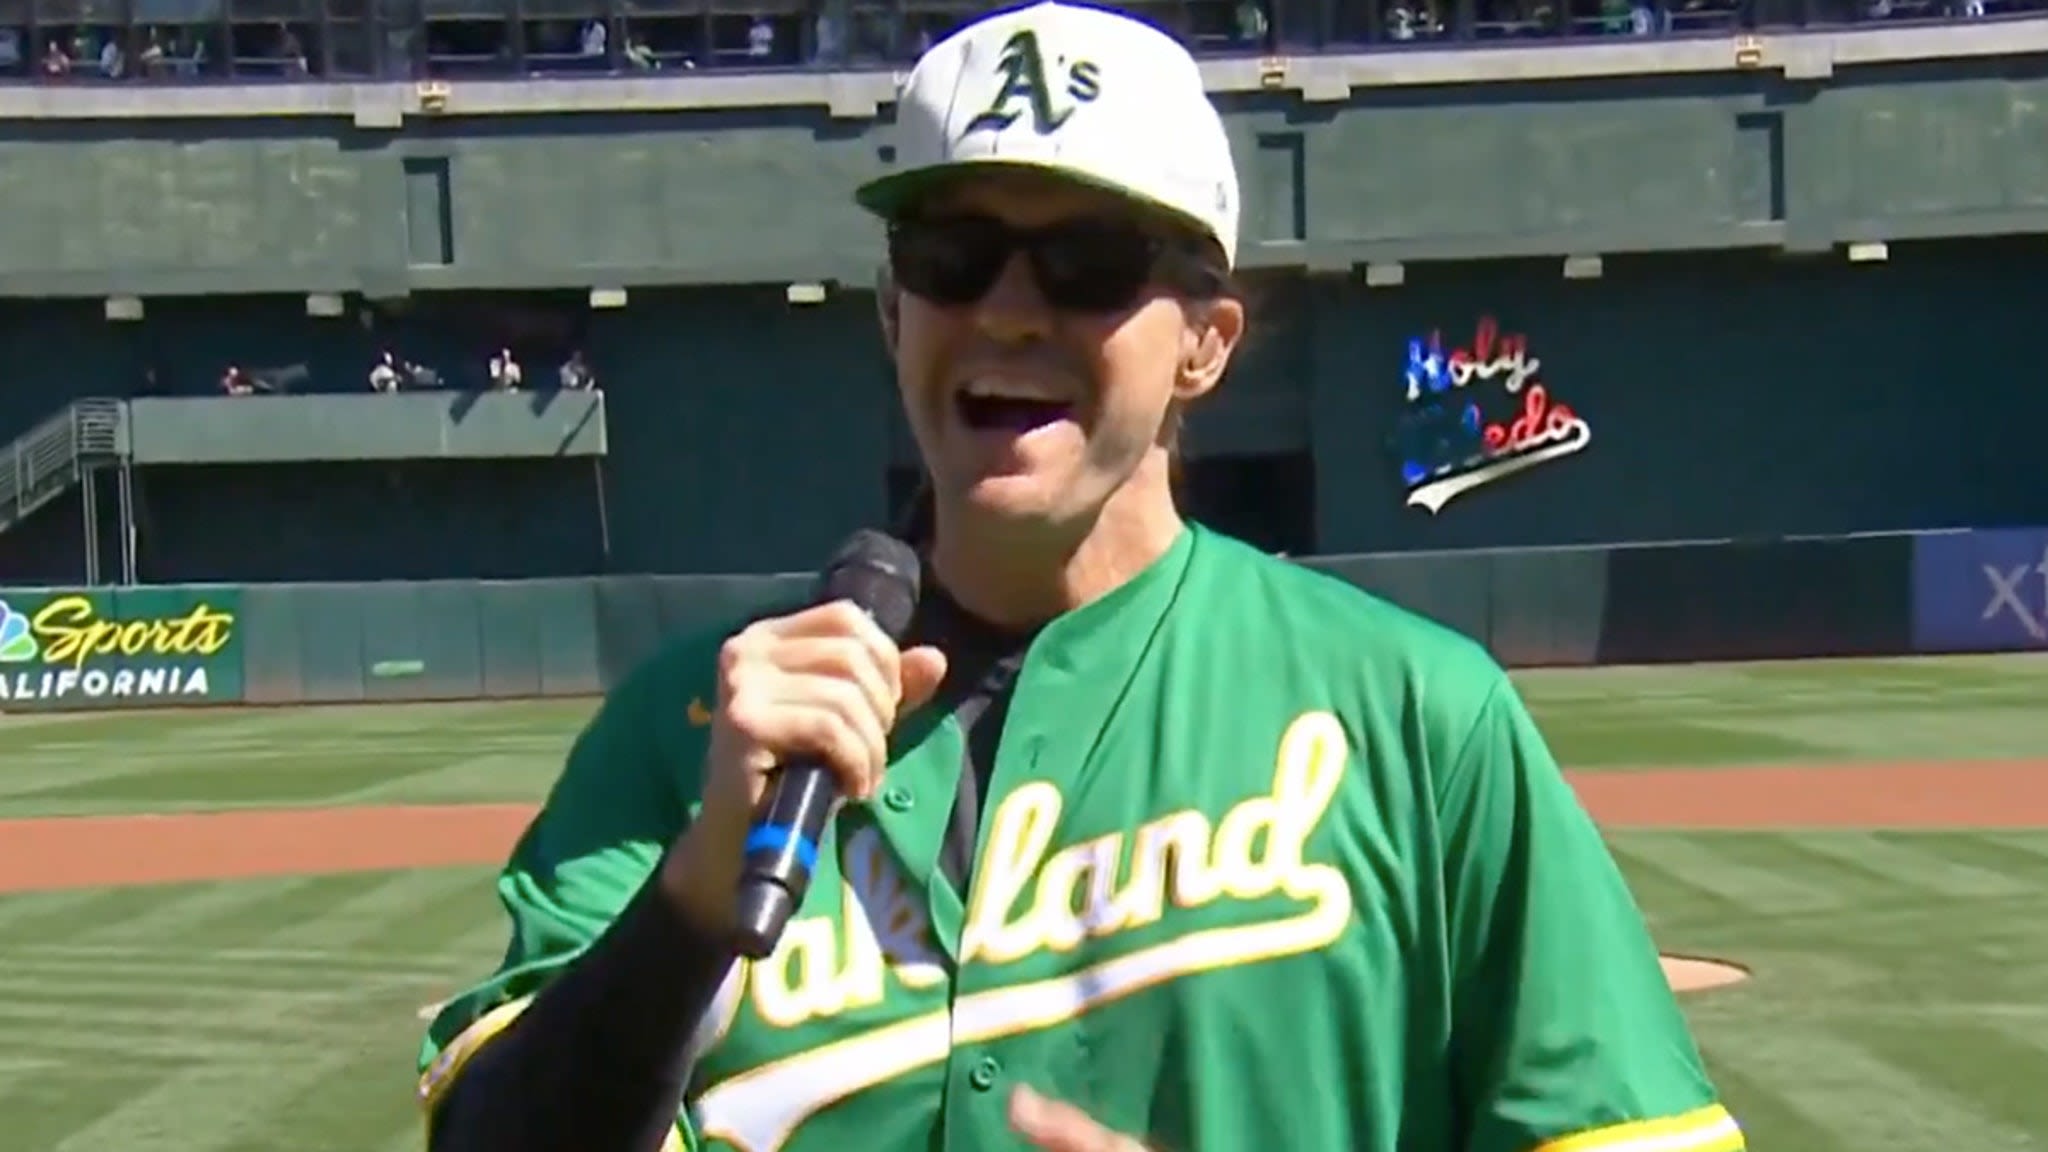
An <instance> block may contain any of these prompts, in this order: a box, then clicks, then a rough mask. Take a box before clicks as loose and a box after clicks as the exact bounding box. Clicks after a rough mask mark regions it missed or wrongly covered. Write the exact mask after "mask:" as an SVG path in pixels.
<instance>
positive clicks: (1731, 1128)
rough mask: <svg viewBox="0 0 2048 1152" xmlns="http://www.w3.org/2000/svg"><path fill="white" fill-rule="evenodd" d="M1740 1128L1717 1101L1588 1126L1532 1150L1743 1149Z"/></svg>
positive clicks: (1680, 1151) (1689, 1151)
mask: <svg viewBox="0 0 2048 1152" xmlns="http://www.w3.org/2000/svg"><path fill="white" fill-rule="evenodd" d="M1744 1147H1745V1145H1744V1143H1743V1139H1742V1129H1741V1128H1740V1127H1739V1126H1738V1125H1737V1124H1736V1123H1735V1117H1734V1116H1731V1115H1729V1113H1728V1109H1726V1108H1724V1107H1722V1106H1721V1105H1719V1104H1709V1105H1708V1106H1706V1107H1705V1108H1695V1109H1693V1110H1692V1111H1690V1112H1684V1113H1680V1114H1679V1115H1677V1116H1665V1117H1662V1118H1661V1119H1656V1120H1631V1121H1629V1122H1628V1123H1625V1124H1610V1125H1608V1126H1607V1127H1605V1128H1591V1129H1588V1130H1586V1131H1584V1132H1577V1133H1573V1134H1572V1135H1570V1136H1563V1137H1560V1138H1558V1139H1556V1140H1551V1141H1547V1142H1546V1143H1543V1144H1540V1145H1538V1146H1537V1147H1536V1149H1535V1152H1743V1149H1744Z"/></svg>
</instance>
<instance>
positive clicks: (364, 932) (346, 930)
mask: <svg viewBox="0 0 2048 1152" xmlns="http://www.w3.org/2000/svg"><path fill="white" fill-rule="evenodd" d="M497 909H498V904H497V900H496V894H495V893H494V892H493V891H492V888H491V885H490V883H489V881H488V879H485V878H481V877H479V876H477V874H476V873H475V871H474V870H472V869H467V868H465V869H450V870H442V869H422V870H419V871H413V872H393V873H385V874H383V875H382V876H381V877H380V881H379V882H378V883H376V884H373V885H366V886H365V887H364V888H363V890H362V891H361V892H359V893H358V894H357V895H356V896H355V898H354V899H351V900H349V901H347V902H346V903H343V904H340V905H337V906H335V907H333V908H332V909H330V910H329V913H328V915H326V916H325V917H322V918H321V919H319V920H316V921H312V922H308V923H302V924H298V925H294V926H292V927H291V928H289V929H287V930H280V931H278V932H276V933H274V934H273V935H272V942H274V943H278V944H286V943H289V944H290V945H292V946H293V947H305V948H313V949H322V950H332V951H336V952H347V951H349V950H351V949H355V948H358V947H361V946H363V945H366V944H368V945H375V946H376V947H377V948H379V949H380V950H384V951H388V952H398V953H404V952H405V951H406V950H407V948H408V946H409V945H412V944H415V943H417V944H420V945H422V946H428V947H437V946H439V945H441V944H442V943H443V942H444V941H446V939H447V931H448V929H447V925H448V923H449V922H451V921H452V922H453V923H455V924H456V925H458V926H461V927H466V926H468V924H469V923H470V922H471V921H472V920H473V919H474V918H475V917H476V916H477V915H479V914H488V913H492V912H495V911H497Z"/></svg>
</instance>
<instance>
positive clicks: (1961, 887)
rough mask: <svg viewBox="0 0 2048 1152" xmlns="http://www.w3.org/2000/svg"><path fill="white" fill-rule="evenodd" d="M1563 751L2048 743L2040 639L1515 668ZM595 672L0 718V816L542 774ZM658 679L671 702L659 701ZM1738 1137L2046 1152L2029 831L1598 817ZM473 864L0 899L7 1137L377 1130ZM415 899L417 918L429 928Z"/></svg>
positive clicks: (31, 1145) (2037, 895)
mask: <svg viewBox="0 0 2048 1152" xmlns="http://www.w3.org/2000/svg"><path fill="white" fill-rule="evenodd" d="M1519 679H1520V680H1521V682H1522V684H1523V687H1524V690H1525V692H1526V694H1527V696H1528V698H1529V700H1530V702H1531V706H1532V708H1533V709H1534V710H1535V712H1536V714H1537V716H1538V719H1539V721H1540V722H1541V723H1542V724H1543V726H1544V728H1545V730H1546V731H1547V732H1548V733H1549V734H1550V737H1551V739H1552V742H1553V744H1554V745H1555V746H1556V749H1557V751H1558V754H1559V758H1560V759H1561V760H1563V761H1565V762H1566V763H1567V764H1569V765H1572V766H1574V767H1581V768H1620V767H1643V766H1651V765H1655V764H1659V763H1683V764H1690V765H1700V766H1712V765H1719V764H1733V763H1753V762H1765V761H1767V762H1789V761H1827V760H1872V759H1896V758H1907V757H1928V758H1933V757H1939V758H1966V757H2008V756H2019V755H2042V754H2044V753H2048V708H2044V707H2043V706H2042V703H2041V702H2042V701H2043V700H2048V691H2044V689H2048V661H2042V660H2026V659H1997V660H1992V659H1972V660H1956V661H1938V662H1937V661H1913V662H1901V661H1882V662H1840V663H1807V664H1800V665H1781V666H1746V667H1723V668H1698V669H1626V670H1602V671H1590V672H1554V673H1539V674H1529V675H1525V676H1522V677H1519ZM591 706H592V705H591V703H590V702H588V701H576V702H550V703H525V704H489V705H486V704H473V705H450V706H433V707H401V706H386V707H364V708H353V707H351V708H328V709H301V710H290V711H256V710H249V711H225V712H217V713H204V714H200V713H188V714H176V715H146V716H140V715H139V716H98V717H73V718H55V719H42V718H36V717H7V718H4V719H0V816H30V815H54V814H81V813H113V812H135V811H170V810H187V811H193V810H206V809H222V808H232V807H258V806H275V805H328V804H337V803H349V804H374V803H451V802H468V801H504V800H535V799H538V798H539V796H540V795H541V793H542V792H543V791H544V789H545V788H546V786H547V784H548V782H549V781H550V780H551V779H552V777H553V775H554V773H555V772H556V770H557V769H558V766H559V763H560V757H561V755H562V753H563V751H564V750H565V749H566V748H567V746H568V742H569V740H570V739H571V738H572V736H573V735H574V732H575V730H576V728H577V726H578V725H579V724H580V723H581V722H582V720H583V719H584V718H585V717H586V716H587V715H588V714H589V711H590V709H591ZM680 706H681V703H680V702H679V703H678V707H680ZM1613 843H1614V845H1615V850H1616V853H1617V855H1618V857H1619V858H1620V860H1621V861H1622V864H1623V866H1624V867H1625V868H1626V869H1627V871H1628V874H1629V876H1630V879H1631V881H1632V882H1633V883H1634V885H1635V887H1636V891H1637V893H1638V894H1639V896H1640V898H1641V900H1642V902H1643V904H1644V906H1645V908H1646V910H1647V911H1648V913H1649V915H1650V917H1651V920H1652V922H1653V926H1654V928H1655V930H1656V933H1657V936H1658V938H1659V941H1660V943H1661V944H1663V946H1664V947H1665V948H1666V949H1667V950H1672V951H1678V952H1691V953H1700V954H1706V955H1718V956H1730V957H1734V958H1737V959H1740V960H1742V961H1744V962H1746V963H1749V964H1751V965H1753V966H1754V967H1755V968H1756V969H1757V972H1758V976H1757V978H1756V979H1754V980H1752V981H1751V982H1749V983H1747V984H1744V985H1739V986H1737V987H1734V988H1731V989H1725V990H1721V991H1716V992H1710V993H1705V994H1702V995H1699V996H1697V997H1693V998H1691V999H1689V1000H1688V1007H1689V1009H1690V1011H1691V1013H1692V1016H1693V1018H1694V1020H1695V1022H1696V1025H1697V1028H1698V1032H1699V1036H1700V1039H1701V1042H1702V1044H1703V1045H1704V1046H1705V1048H1706V1050H1707V1053H1708V1056H1709V1060H1710V1063H1711V1064H1712V1066H1713V1069H1714V1072H1715V1075H1716V1077H1717V1079H1718V1080H1719V1081H1720V1083H1721V1084H1722V1086H1723V1088H1724V1090H1725V1092H1726V1095H1727V1097H1728V1100H1729V1103H1730V1105H1731V1106H1732V1107H1734V1108H1735V1109H1736V1111H1737V1112H1738V1114H1739V1115H1740V1116H1741V1118H1742V1119H1743V1120H1744V1122H1745V1124H1746V1126H1747V1127H1748V1128H1749V1129H1750V1132H1751V1136H1752V1143H1751V1147H1752V1148H1753V1149H1757V1150H1760V1152H1870V1150H1874V1149H1883V1150H1884V1152H2022V1150H2042V1152H2048V1092H2043V1091H2042V1085H2044V1084H2048V831H2042V832H2039V833H2035V832H2025V833H2015V832H1997V833H1992V832H1970V833H1964V832H1956V833H1893V832H1867V833H1857V832H1829V833H1810V832H1802V833H1799V834H1796V835H1792V834H1779V833H1761V832H1758V833H1684V834H1678V833H1654V834H1652V833H1646V832H1632V831H1619V832H1615V833H1614V834H1613ZM489 874H490V870H489V869H487V868H466V869H443V870H427V871H418V872H410V873H390V874H371V875H357V876H328V877H305V878H297V879H287V880H264V881H248V882H237V883H217V884H200V885H183V886H174V887H160V888H133V889H111V890H96V891H88V892H62V893H35V894H25V895H14V896H0V1116H6V1117H7V1118H8V1119H7V1120H6V1121H4V1122H0V1148H5V1149H6V1150H7V1152H99V1150H100V1149H104V1148H109V1147H114V1148H139V1149H148V1150H150V1152H282V1150H290V1152H397V1150H400V1149H413V1148H417V1147H418V1146H419V1134H418V1130H417V1127H416V1120H415V1117H414V1113H413V1105H412V1102H411V1097H410V1087H411V1076H410V1062H411V1056H412V1053H413V1050H414V1047H415V1045H416V1043H417V1040H418V1036H419V1030H420V1028H421V1024H420V1022H419V1021H418V1020H417V1019H416V1018H415V1013H416V1010H417V1009H418V1007H419V1006H420V1005H422V1004H425V1003H429V1002H432V1001H435V1000H438V999H439V998H441V997H442V996H445V995H446V994H448V993H449V992H450V991H452V990H453V989H454V988H455V987H457V986H458V985H459V984H461V983H464V982H466V981H468V980H470V979H472V978H474V977H475V976H476V975H478V974H479V973H481V972H483V971H485V970H487V969H488V968H489V967H490V965H491V964H492V962H493V961H494V960H495V958H496V956H497V954H498V952H499V950H500V949H501V948H502V945H503V932H504V925H503V922H502V920H501V918H500V913H499V911H498V908H497V905H496V903H495V901H494V900H493V898H492V895H491V892H490V887H489V883H488V878H489ZM430 925H431V927H429V926H430Z"/></svg>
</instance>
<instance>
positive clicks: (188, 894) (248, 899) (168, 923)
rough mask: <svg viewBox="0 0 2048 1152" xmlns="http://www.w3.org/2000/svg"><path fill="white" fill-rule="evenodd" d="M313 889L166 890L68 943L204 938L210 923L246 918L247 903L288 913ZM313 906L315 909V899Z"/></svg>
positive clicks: (292, 881)
mask: <svg viewBox="0 0 2048 1152" xmlns="http://www.w3.org/2000/svg"><path fill="white" fill-rule="evenodd" d="M317 890H318V881H317V880H316V879H314V878H311V877H287V878H283V879H261V880H253V881H246V882H234V883H220V884H189V885H188V884H180V885H174V886H166V887H165V888H164V889H163V893H162V895H161V896H160V897H159V898H158V900H157V901H156V903H155V904H154V905H153V906H151V907H149V908H146V909H144V910H143V911H141V912H139V913H137V914H135V915H132V916H122V917H119V918H105V919H101V920H100V921H99V922H97V923H91V924H87V925H85V926H83V927H82V928H81V929H80V930H78V931H76V932H73V933H71V934H70V939H71V940H72V941H74V942H76V943H78V944H83V945H88V946H89V945H93V944H101V943H106V944H119V943H123V942H126V941H135V940H139V941H147V942H150V943H152V944H157V945H165V944H171V943H174V942H175V941H176V940H178V939H179V938H188V937H193V936H199V937H204V936H207V935H209V934H210V932H211V929H212V926H213V925H215V924H220V923H226V922H230V921H232V920H234V919H235V918H236V917H244V916H247V915H248V914H249V911H250V905H251V904H256V905H259V906H262V907H265V908H278V909H292V908H294V903H295V902H296V901H298V900H300V899H302V898H304V897H305V895H306V894H307V893H308V892H312V891H317ZM314 904H315V906H316V907H317V906H318V901H317V900H316V901H314Z"/></svg>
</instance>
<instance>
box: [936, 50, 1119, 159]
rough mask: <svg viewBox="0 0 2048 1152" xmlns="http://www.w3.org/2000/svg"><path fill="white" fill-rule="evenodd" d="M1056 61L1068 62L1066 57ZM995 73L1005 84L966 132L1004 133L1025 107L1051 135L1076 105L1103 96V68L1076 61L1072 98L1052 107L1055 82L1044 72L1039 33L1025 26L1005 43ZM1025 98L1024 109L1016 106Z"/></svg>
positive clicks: (1070, 74)
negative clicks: (1053, 84)
mask: <svg viewBox="0 0 2048 1152" xmlns="http://www.w3.org/2000/svg"><path fill="white" fill-rule="evenodd" d="M1057 63H1061V64H1066V61H1065V60H1064V59H1062V60H1060V61H1058V62H1057ZM996 72H997V73H998V74H999V75H1001V76H1002V78H1003V86H1002V87H1001V88H998V89H996V98H995V99H994V100H992V101H990V102H989V106H988V107H987V108H986V109H984V110H983V111H982V112H981V114H980V115H978V116H976V117H975V118H974V119H972V120H970V121H968V122H967V129H966V132H965V133H964V134H966V135H972V134H974V133H976V132H1001V131H1003V130H1004V129H1006V128H1008V127H1009V126H1010V125H1012V124H1015V123H1016V122H1017V118H1018V117H1019V116H1022V115H1023V114H1024V112H1025V110H1026V109H1029V111H1030V112H1031V126H1032V128H1033V130H1035V131H1036V132H1037V133H1038V134H1039V135H1040V136H1050V135H1052V134H1053V133H1054V132H1057V131H1059V129H1060V126H1061V125H1062V124H1065V123H1066V122H1067V118H1068V117H1069V116H1072V115H1073V114H1074V109H1075V107H1076V106H1078V105H1081V104H1087V103H1089V102H1091V101H1093V100H1094V99H1095V98H1096V97H1097V96H1100V95H1102V69H1101V68H1100V67H1098V66H1097V65H1096V64H1095V62H1094V61H1092V60H1076V61H1074V62H1073V63H1072V64H1067V71H1066V81H1067V86H1066V93H1065V95H1066V97H1067V99H1068V100H1069V101H1070V103H1068V104H1067V105H1066V107H1064V108H1055V107H1054V106H1053V92H1052V82H1051V81H1050V80H1049V79H1047V77H1046V72H1045V57H1044V55H1042V54H1041V53H1040V52H1039V50H1038V33H1036V32H1033V31H1032V30H1031V29H1029V28H1026V29H1024V30H1023V31H1020V32H1018V33H1017V34H1015V35H1013V36H1011V37H1010V39H1009V42H1008V43H1006V44H1004V45H1003V54H1002V57H1001V58H1000V59H998V60H997V61H996ZM1019 100H1021V101H1023V102H1024V106H1023V107H1022V108H1018V107H1013V105H1014V104H1015V103H1016V102H1017V101H1019Z"/></svg>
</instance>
